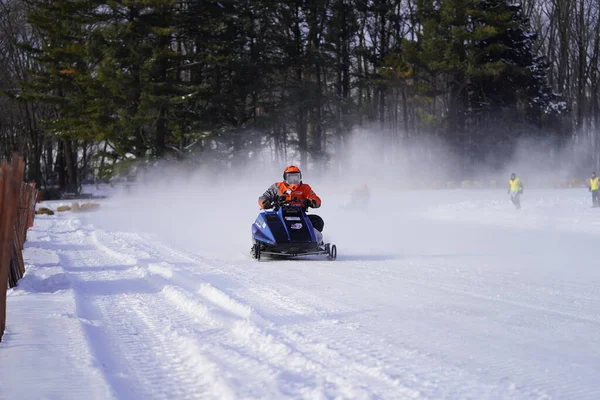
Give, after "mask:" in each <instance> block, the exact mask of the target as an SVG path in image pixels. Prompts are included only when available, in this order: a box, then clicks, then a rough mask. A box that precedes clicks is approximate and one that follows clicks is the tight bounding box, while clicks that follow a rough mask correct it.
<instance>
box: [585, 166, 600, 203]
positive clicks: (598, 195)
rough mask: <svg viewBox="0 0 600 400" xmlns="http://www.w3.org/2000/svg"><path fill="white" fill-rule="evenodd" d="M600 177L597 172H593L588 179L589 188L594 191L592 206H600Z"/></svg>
mask: <svg viewBox="0 0 600 400" xmlns="http://www.w3.org/2000/svg"><path fill="white" fill-rule="evenodd" d="M598 186H600V182H598V177H597V176H596V173H595V172H592V177H591V178H590V179H589V181H588V189H589V190H590V192H592V207H600V191H598Z"/></svg>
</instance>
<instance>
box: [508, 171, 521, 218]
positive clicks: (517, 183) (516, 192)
mask: <svg viewBox="0 0 600 400" xmlns="http://www.w3.org/2000/svg"><path fill="white" fill-rule="evenodd" d="M508 186H509V187H508V194H510V200H511V201H512V203H513V204H514V205H515V207H516V208H517V210H520V209H521V194H522V193H523V182H521V179H519V178H517V174H515V173H514V172H513V173H512V174H511V175H510V180H509V181H508Z"/></svg>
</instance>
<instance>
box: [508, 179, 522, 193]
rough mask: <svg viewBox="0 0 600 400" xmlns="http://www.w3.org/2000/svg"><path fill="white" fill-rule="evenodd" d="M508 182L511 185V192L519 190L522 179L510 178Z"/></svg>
mask: <svg viewBox="0 0 600 400" xmlns="http://www.w3.org/2000/svg"><path fill="white" fill-rule="evenodd" d="M508 184H509V185H510V191H511V192H518V191H519V190H520V189H521V181H520V180H519V178H515V180H514V181H511V180H509V181H508Z"/></svg>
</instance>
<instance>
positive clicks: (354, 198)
mask: <svg viewBox="0 0 600 400" xmlns="http://www.w3.org/2000/svg"><path fill="white" fill-rule="evenodd" d="M370 198H371V191H370V190H369V185H367V182H363V183H362V184H361V185H360V186H359V187H357V188H355V189H354V190H353V191H352V193H350V203H348V205H347V206H346V207H347V208H355V209H362V208H365V207H367V205H368V204H369V199H370Z"/></svg>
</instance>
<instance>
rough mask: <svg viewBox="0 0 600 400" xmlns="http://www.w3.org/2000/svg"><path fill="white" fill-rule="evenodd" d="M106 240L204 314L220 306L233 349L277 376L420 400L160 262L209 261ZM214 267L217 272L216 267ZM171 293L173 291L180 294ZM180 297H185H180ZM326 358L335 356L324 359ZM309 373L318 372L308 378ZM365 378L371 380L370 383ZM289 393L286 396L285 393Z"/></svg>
mask: <svg viewBox="0 0 600 400" xmlns="http://www.w3.org/2000/svg"><path fill="white" fill-rule="evenodd" d="M100 236H102V238H101V239H100V238H98V236H96V240H97V241H98V245H99V246H100V247H101V248H103V249H106V250H107V251H108V252H109V253H110V254H120V258H122V259H128V258H131V257H133V258H136V257H137V261H138V265H140V266H142V268H143V269H145V270H148V271H149V276H150V277H151V279H154V280H159V281H160V280H166V281H171V282H172V283H174V284H175V285H176V287H177V291H176V292H177V293H179V291H180V290H181V289H180V288H183V289H185V290H186V291H187V293H188V295H187V296H189V294H190V293H191V294H195V295H196V296H198V298H199V300H197V311H198V312H199V313H205V312H206V305H205V304H206V303H207V302H208V303H209V304H212V305H213V306H214V307H216V309H214V308H213V309H212V312H213V314H214V315H215V318H217V319H220V320H221V321H222V323H223V326H224V327H226V328H227V329H228V331H229V334H230V336H231V338H232V339H233V341H232V345H233V346H237V350H238V351H239V353H240V355H241V356H242V357H254V358H256V359H259V360H264V361H266V362H267V363H268V364H269V366H270V367H271V369H272V370H273V371H284V372H283V373H282V374H285V375H286V376H287V379H288V380H289V379H296V380H298V379H299V377H300V376H302V379H303V380H305V381H307V382H310V381H311V380H312V381H313V382H314V383H313V385H315V386H316V387H317V388H319V389H317V391H319V390H320V391H323V392H324V393H328V394H329V395H331V396H335V395H336V393H337V394H340V393H343V394H344V396H346V397H354V398H370V397H371V396H372V395H373V394H374V393H379V392H381V395H382V396H385V395H386V394H387V395H388V396H389V395H390V394H392V393H396V394H397V395H398V394H402V397H404V398H416V397H419V392H418V391H416V390H413V389H409V388H407V387H402V385H401V384H400V382H399V381H398V380H396V379H393V378H391V377H390V376H389V375H387V374H386V373H384V372H383V371H382V370H381V369H376V368H369V367H365V366H364V365H363V364H362V363H357V362H355V361H353V360H352V359H351V358H350V357H346V356H343V355H342V353H340V352H336V351H333V350H331V349H329V351H324V350H325V349H327V345H326V344H324V343H322V342H317V343H313V341H314V337H313V338H305V337H303V336H302V335H295V336H293V335H288V334H287V333H284V332H281V331H279V330H278V329H276V328H277V327H276V326H275V325H274V324H273V323H271V322H270V321H267V320H266V319H265V318H264V317H262V316H261V315H259V314H258V313H257V312H256V311H255V310H253V309H252V308H251V307H250V306H248V305H245V304H242V303H240V302H239V301H237V300H234V299H233V298H231V297H230V296H229V295H227V294H226V293H225V292H223V291H221V290H219V289H217V288H215V287H214V286H212V285H210V284H206V283H201V282H200V283H198V282H195V280H194V277H193V276H183V275H181V274H182V272H181V271H178V270H177V269H176V267H175V266H174V265H172V264H167V263H164V262H163V263H162V264H158V262H159V260H164V259H172V258H173V257H175V258H179V259H181V258H183V259H186V260H187V261H194V262H195V263H196V264H199V265H202V266H204V264H205V263H204V262H202V261H200V260H197V259H195V258H194V257H192V256H188V255H186V254H182V253H180V252H177V251H174V250H172V249H170V248H168V247H167V246H164V245H163V244H159V243H154V242H153V243H152V244H148V243H146V242H145V241H144V239H142V238H140V237H139V236H137V235H129V240H131V241H134V242H137V243H136V244H135V245H134V246H133V248H134V249H135V252H134V254H132V251H131V249H132V246H131V245H129V246H123V241H122V237H123V235H122V234H119V235H117V237H116V238H115V240H114V241H113V243H112V244H113V245H116V246H115V247H117V248H118V249H115V248H114V247H112V246H111V244H107V243H106V242H104V241H103V240H105V241H109V242H110V241H111V238H112V236H113V235H112V234H110V235H108V234H107V233H102V234H101V235H100ZM209 267H210V268H211V269H213V267H212V266H209ZM196 279H201V276H197V278H196ZM163 283H166V282H163ZM194 283H196V284H194ZM170 291H171V292H173V291H175V289H170ZM185 296H186V295H184V297H185ZM177 298H181V294H180V293H179V294H178V296H177ZM185 303H186V304H185V305H183V306H182V307H184V308H189V307H188V306H189V298H187V300H186V301H185ZM189 310H191V311H192V310H194V308H193V307H191V308H189ZM324 355H327V356H329V357H328V358H326V359H324V358H323V356H324ZM363 358H364V357H363ZM362 361H364V360H361V362H362ZM307 370H308V371H315V372H311V373H310V374H308V375H307V374H306V371H307ZM316 371H318V373H316ZM334 371H335V372H334ZM294 377H295V378H294ZM365 377H366V378H368V379H367V380H365ZM373 384H375V386H373ZM378 386H379V387H382V388H381V390H377V389H375V390H374V387H375V388H376V387H378ZM283 390H284V392H285V391H286V389H285V388H284V389H283ZM313 394H314V393H313Z"/></svg>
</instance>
